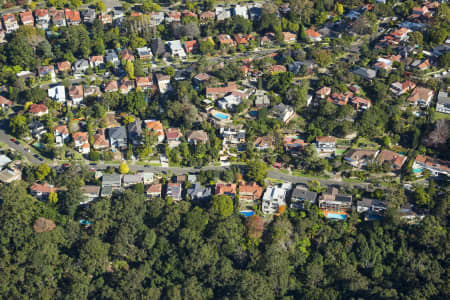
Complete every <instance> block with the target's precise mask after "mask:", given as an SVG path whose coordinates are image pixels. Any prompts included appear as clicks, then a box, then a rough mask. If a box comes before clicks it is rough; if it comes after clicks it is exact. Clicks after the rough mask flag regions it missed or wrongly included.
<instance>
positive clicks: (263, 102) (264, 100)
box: [254, 90, 270, 108]
mask: <svg viewBox="0 0 450 300" xmlns="http://www.w3.org/2000/svg"><path fill="white" fill-rule="evenodd" d="M254 96H255V107H256V108H262V107H268V106H269V105H270V98H269V95H267V93H266V91H264V90H256V91H255V93H254Z"/></svg>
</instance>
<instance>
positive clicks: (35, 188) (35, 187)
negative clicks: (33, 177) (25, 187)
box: [30, 182, 57, 194]
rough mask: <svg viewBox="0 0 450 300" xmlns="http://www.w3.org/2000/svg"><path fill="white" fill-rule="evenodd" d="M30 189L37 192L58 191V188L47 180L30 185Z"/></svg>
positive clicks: (48, 192)
mask: <svg viewBox="0 0 450 300" xmlns="http://www.w3.org/2000/svg"><path fill="white" fill-rule="evenodd" d="M30 190H31V191H33V192H36V193H43V194H50V193H51V192H54V193H55V192H56V191H57V189H56V187H54V186H51V185H49V184H48V183H47V182H46V183H44V184H40V183H37V182H36V183H33V184H32V185H31V186H30Z"/></svg>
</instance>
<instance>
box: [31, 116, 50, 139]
mask: <svg viewBox="0 0 450 300" xmlns="http://www.w3.org/2000/svg"><path fill="white" fill-rule="evenodd" d="M28 128H29V129H30V132H31V136H32V137H34V138H35V139H37V140H39V139H40V138H41V137H42V135H43V134H44V133H46V132H47V131H46V130H45V127H44V124H42V123H41V122H39V121H31V122H30V123H28Z"/></svg>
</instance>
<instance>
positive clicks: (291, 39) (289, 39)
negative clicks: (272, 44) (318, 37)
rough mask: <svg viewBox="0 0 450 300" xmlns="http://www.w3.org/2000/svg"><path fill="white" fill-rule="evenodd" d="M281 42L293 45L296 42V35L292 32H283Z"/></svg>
mask: <svg viewBox="0 0 450 300" xmlns="http://www.w3.org/2000/svg"><path fill="white" fill-rule="evenodd" d="M282 35H283V42H285V43H295V42H296V41H297V35H296V34H295V33H292V32H283V33H282Z"/></svg>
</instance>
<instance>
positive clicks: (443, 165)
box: [413, 155, 450, 176]
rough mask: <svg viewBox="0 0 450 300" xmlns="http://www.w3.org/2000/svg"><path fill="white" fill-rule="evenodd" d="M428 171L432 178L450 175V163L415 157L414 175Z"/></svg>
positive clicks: (428, 157) (426, 157)
mask: <svg viewBox="0 0 450 300" xmlns="http://www.w3.org/2000/svg"><path fill="white" fill-rule="evenodd" d="M424 169H425V170H428V171H430V173H431V174H432V175H433V176H439V175H446V176H449V175H450V162H448V161H444V160H440V159H437V158H433V157H430V156H424V155H417V156H416V159H415V160H414V164H413V171H414V172H415V173H419V172H422V171H423V170H424Z"/></svg>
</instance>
